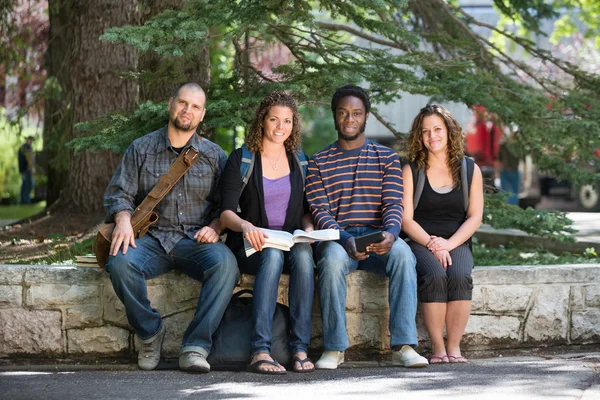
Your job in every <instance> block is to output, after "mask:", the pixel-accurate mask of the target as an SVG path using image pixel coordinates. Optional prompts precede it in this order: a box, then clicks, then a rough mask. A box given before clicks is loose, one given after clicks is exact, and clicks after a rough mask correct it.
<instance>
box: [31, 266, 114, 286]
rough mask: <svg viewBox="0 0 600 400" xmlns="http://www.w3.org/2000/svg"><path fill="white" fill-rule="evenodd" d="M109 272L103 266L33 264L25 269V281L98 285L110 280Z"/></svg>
mask: <svg viewBox="0 0 600 400" xmlns="http://www.w3.org/2000/svg"><path fill="white" fill-rule="evenodd" d="M108 279H109V278H108V273H107V272H106V271H104V270H103V269H101V268H99V267H98V268H91V267H76V266H70V265H33V266H30V268H28V269H27V270H26V271H25V275H24V278H23V281H24V282H25V283H27V284H28V285H36V284H49V283H55V284H63V285H79V284H85V285H98V284H100V283H104V282H106V281H108Z"/></svg>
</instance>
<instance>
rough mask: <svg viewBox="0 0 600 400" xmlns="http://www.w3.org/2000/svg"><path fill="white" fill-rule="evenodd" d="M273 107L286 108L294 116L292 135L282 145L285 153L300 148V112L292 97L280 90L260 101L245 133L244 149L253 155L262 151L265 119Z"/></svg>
mask: <svg viewBox="0 0 600 400" xmlns="http://www.w3.org/2000/svg"><path fill="white" fill-rule="evenodd" d="M274 106H280V107H287V108H289V109H290V110H292V113H293V115H294V116H293V119H292V125H293V126H292V133H291V134H290V137H288V138H287V139H286V140H285V142H284V143H283V145H284V146H285V151H287V152H288V153H291V152H293V151H294V150H295V149H296V148H298V147H300V141H301V132H300V112H299V111H298V106H297V105H296V101H295V100H294V98H293V97H292V95H290V94H288V93H286V92H284V91H282V90H275V91H274V92H271V93H269V94H268V95H266V96H265V97H264V98H263V99H262V101H261V102H260V106H259V107H258V109H257V110H256V115H255V116H254V119H253V120H252V123H251V124H250V128H249V129H248V132H247V133H246V147H248V149H249V150H250V151H252V152H253V153H260V152H261V151H262V142H263V129H264V121H265V117H266V115H267V114H268V113H269V111H270V110H271V107H274Z"/></svg>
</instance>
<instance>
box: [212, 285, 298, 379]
mask: <svg viewBox="0 0 600 400" xmlns="http://www.w3.org/2000/svg"><path fill="white" fill-rule="evenodd" d="M244 294H252V290H248V289H246V290H240V291H239V292H237V293H235V294H234V295H233V296H232V297H231V301H230V302H229V304H228V305H227V309H226V310H225V314H223V319H222V320H221V323H220V324H219V327H218V328H217V330H216V331H215V333H214V334H213V345H212V349H211V351H210V354H209V355H208V358H207V361H208V362H209V364H210V366H211V369H214V370H243V369H246V366H247V365H248V364H249V363H250V337H251V335H252V297H241V296H242V295H244ZM289 315H290V311H289V308H288V307H287V306H285V305H283V304H279V303H277V306H276V307H275V315H274V316H273V330H272V334H273V337H272V339H271V357H273V359H274V360H277V361H278V362H279V363H280V364H282V365H284V366H289V365H291V363H292V355H291V352H290V346H289V343H290V333H289V319H290V317H289Z"/></svg>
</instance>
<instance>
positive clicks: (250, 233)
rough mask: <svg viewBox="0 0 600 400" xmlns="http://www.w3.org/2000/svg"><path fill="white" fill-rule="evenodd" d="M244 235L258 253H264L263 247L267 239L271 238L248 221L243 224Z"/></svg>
mask: <svg viewBox="0 0 600 400" xmlns="http://www.w3.org/2000/svg"><path fill="white" fill-rule="evenodd" d="M242 234H243V235H244V238H246V240H247V241H248V242H249V243H250V244H251V245H252V247H254V249H255V250H256V251H262V249H263V246H264V245H265V238H268V237H269V235H267V234H266V233H264V232H263V231H261V230H260V229H258V228H257V227H255V226H254V225H252V224H251V223H250V222H248V221H244V222H243V223H242Z"/></svg>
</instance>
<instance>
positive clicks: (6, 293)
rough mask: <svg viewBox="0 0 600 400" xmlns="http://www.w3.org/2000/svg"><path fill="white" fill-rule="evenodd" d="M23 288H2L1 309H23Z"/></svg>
mask: <svg viewBox="0 0 600 400" xmlns="http://www.w3.org/2000/svg"><path fill="white" fill-rule="evenodd" d="M22 305H23V288H22V287H21V286H20V285H2V286H0V308H21V306H22Z"/></svg>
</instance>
